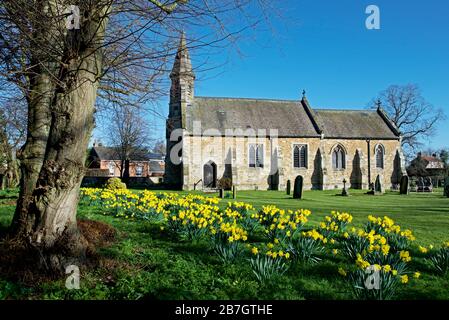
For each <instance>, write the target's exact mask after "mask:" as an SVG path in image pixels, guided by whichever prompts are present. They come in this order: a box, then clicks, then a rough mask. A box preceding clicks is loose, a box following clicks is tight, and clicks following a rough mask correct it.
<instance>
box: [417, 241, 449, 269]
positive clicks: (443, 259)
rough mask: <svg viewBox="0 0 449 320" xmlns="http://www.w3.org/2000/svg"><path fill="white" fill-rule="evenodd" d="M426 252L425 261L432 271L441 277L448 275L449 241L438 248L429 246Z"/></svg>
mask: <svg viewBox="0 0 449 320" xmlns="http://www.w3.org/2000/svg"><path fill="white" fill-rule="evenodd" d="M422 251H423V250H422ZM422 251H421V252H422ZM427 252H428V253H429V254H428V257H427V258H426V260H427V261H428V262H429V264H430V265H431V266H432V267H433V269H435V271H437V272H438V273H440V274H442V275H447V274H449V241H448V242H444V243H443V244H442V245H441V247H440V248H434V247H433V246H430V247H429V249H428V250H427V251H426V253H427Z"/></svg>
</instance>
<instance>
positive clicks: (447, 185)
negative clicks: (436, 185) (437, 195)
mask: <svg viewBox="0 0 449 320" xmlns="http://www.w3.org/2000/svg"><path fill="white" fill-rule="evenodd" d="M444 195H445V196H446V197H448V198H449V177H447V178H446V180H445V181H444Z"/></svg>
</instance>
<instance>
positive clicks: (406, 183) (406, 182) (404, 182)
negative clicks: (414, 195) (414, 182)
mask: <svg viewBox="0 0 449 320" xmlns="http://www.w3.org/2000/svg"><path fill="white" fill-rule="evenodd" d="M409 188H410V179H409V177H408V176H402V178H401V189H400V194H405V195H407V194H408V192H409Z"/></svg>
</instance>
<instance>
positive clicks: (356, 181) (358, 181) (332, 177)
mask: <svg viewBox="0 0 449 320" xmlns="http://www.w3.org/2000/svg"><path fill="white" fill-rule="evenodd" d="M183 143H184V145H183V165H184V168H183V174H184V177H183V178H184V179H183V180H184V189H186V190H191V189H194V185H195V184H197V186H196V189H202V188H203V182H200V180H202V179H203V166H204V165H205V164H206V163H208V162H209V161H210V162H213V163H215V164H216V167H217V180H219V179H220V178H222V177H223V176H229V177H232V180H233V184H235V185H237V186H238V188H239V189H240V190H256V189H257V190H269V189H270V188H271V187H272V186H271V184H270V172H271V171H272V170H271V168H272V166H274V164H275V162H276V161H277V163H278V164H279V168H280V170H279V177H278V181H279V183H278V186H279V190H285V187H286V183H287V180H291V182H292V186H293V183H294V180H295V177H296V176H298V175H302V176H303V177H304V188H305V189H306V190H311V189H317V190H323V189H325V190H327V189H334V188H342V187H343V179H346V180H347V186H349V187H355V188H363V189H367V188H368V186H369V185H368V161H367V142H366V140H337V139H319V138H278V139H277V140H276V139H274V140H273V139H269V138H260V139H259V138H258V139H257V140H255V138H251V139H245V138H231V137H192V136H185V137H184V142H183ZM254 143H256V144H263V145H264V167H263V168H250V167H249V157H248V148H249V144H254ZM379 143H381V144H382V145H383V146H384V149H385V158H384V169H378V168H376V155H375V148H376V146H377V145H378V144H379ZM295 144H305V145H307V149H308V158H307V168H294V167H293V146H294V145H295ZM338 144H341V145H342V147H343V148H344V150H345V152H346V167H345V169H342V170H334V169H333V166H332V151H333V149H334V148H335V146H337V145H338ZM399 146H400V142H399V141H396V140H383V141H380V140H373V141H371V144H370V149H371V181H372V182H374V181H375V179H376V177H377V175H380V176H381V178H382V181H383V184H384V187H385V188H386V189H389V188H390V187H391V185H392V183H398V182H397V181H394V180H395V179H394V176H395V174H396V173H395V170H397V169H395V165H394V163H395V157H396V153H397V150H398V147H399ZM276 149H277V150H278V157H277V160H276V157H274V156H273V154H274V150H276ZM357 152H358V155H357V156H356V154H357ZM226 164H228V165H226ZM273 171H274V170H273Z"/></svg>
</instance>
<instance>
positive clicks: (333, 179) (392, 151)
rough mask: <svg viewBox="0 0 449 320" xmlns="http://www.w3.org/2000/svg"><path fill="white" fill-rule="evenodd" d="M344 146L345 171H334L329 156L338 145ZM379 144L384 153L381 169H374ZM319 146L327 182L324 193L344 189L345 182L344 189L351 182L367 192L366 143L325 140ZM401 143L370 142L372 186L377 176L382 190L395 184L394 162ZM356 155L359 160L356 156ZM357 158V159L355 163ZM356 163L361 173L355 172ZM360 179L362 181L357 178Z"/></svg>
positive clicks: (362, 141)
mask: <svg viewBox="0 0 449 320" xmlns="http://www.w3.org/2000/svg"><path fill="white" fill-rule="evenodd" d="M339 144H340V145H341V146H343V148H344V150H345V152H346V168H345V169H343V170H335V169H333V165H332V152H333V150H334V148H335V147H336V146H337V145H339ZM378 144H382V146H383V147H384V149H385V157H384V168H383V169H380V168H376V153H375V148H376V146H377V145H378ZM321 146H322V148H323V150H324V154H325V157H324V163H325V167H326V169H327V170H325V171H326V172H325V176H326V182H325V189H334V188H342V187H343V179H346V181H347V182H348V183H347V186H351V182H354V181H357V180H358V181H359V182H360V181H361V187H362V188H363V189H367V188H368V187H369V181H368V143H367V142H366V140H339V139H324V140H322V143H321ZM399 147H400V142H399V141H397V140H372V141H371V142H370V160H371V161H370V167H371V182H375V180H376V177H377V175H380V177H381V181H382V183H383V185H384V188H388V189H389V188H391V186H392V184H393V183H397V182H396V181H394V180H395V179H392V177H393V176H394V170H395V168H394V162H395V157H396V154H397V150H398V148H399ZM357 152H358V157H356V154H357ZM357 158H358V159H357ZM357 163H359V165H360V169H358V168H357ZM359 175H361V177H358V176H359Z"/></svg>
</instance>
